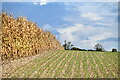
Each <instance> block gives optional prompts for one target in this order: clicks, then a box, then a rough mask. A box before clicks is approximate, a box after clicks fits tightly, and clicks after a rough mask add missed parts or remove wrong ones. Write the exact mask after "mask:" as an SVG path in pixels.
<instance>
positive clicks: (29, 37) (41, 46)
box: [0, 13, 64, 60]
mask: <svg viewBox="0 0 120 80" xmlns="http://www.w3.org/2000/svg"><path fill="white" fill-rule="evenodd" d="M1 17H2V28H1V30H2V39H1V38H0V40H2V57H1V58H2V60H13V59H19V58H21V57H27V56H33V55H36V54H40V52H42V51H48V50H62V49H64V48H63V47H62V46H61V44H60V43H59V41H58V40H56V38H55V36H54V35H52V34H51V33H50V32H49V31H46V32H45V31H43V30H42V29H41V28H39V27H38V26H37V25H36V24H35V23H33V22H30V21H28V20H27V19H26V18H25V17H17V18H14V17H13V16H12V14H9V15H8V14H7V13H2V16H1Z"/></svg>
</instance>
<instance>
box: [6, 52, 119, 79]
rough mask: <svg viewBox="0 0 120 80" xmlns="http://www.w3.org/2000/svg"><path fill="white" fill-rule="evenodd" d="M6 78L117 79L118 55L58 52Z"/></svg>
mask: <svg viewBox="0 0 120 80" xmlns="http://www.w3.org/2000/svg"><path fill="white" fill-rule="evenodd" d="M6 78H118V53H117V52H116V53H115V52H94V51H93V52H90V51H69V50H61V51H60V50H59V51H56V52H53V53H48V54H46V55H43V56H40V57H39V58H36V59H34V60H32V61H30V62H28V63H27V64H25V65H24V66H21V67H18V68H17V69H15V70H14V71H13V72H12V73H11V74H9V75H7V76H6Z"/></svg>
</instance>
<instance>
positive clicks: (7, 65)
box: [1, 50, 54, 78]
mask: <svg viewBox="0 0 120 80" xmlns="http://www.w3.org/2000/svg"><path fill="white" fill-rule="evenodd" d="M51 52H54V51H53V50H52V51H43V52H42V53H40V54H36V55H35V56H29V57H24V58H21V59H17V60H10V61H1V64H2V67H1V73H2V78H7V77H6V76H7V75H9V74H11V73H12V71H14V70H15V69H16V68H18V67H20V66H24V65H25V64H26V63H28V62H30V61H32V60H34V59H35V58H38V57H40V56H43V55H45V54H48V53H51Z"/></svg>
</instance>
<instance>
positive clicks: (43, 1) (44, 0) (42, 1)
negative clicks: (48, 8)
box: [33, 0, 47, 6]
mask: <svg viewBox="0 0 120 80" xmlns="http://www.w3.org/2000/svg"><path fill="white" fill-rule="evenodd" d="M33 4H34V5H41V6H42V5H46V4H47V0H40V2H34V3H33Z"/></svg>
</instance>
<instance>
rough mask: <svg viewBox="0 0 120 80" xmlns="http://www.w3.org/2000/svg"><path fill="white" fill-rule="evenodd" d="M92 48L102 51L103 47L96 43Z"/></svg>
mask: <svg viewBox="0 0 120 80" xmlns="http://www.w3.org/2000/svg"><path fill="white" fill-rule="evenodd" d="M94 48H95V50H96V51H104V48H103V46H102V45H101V44H100V43H97V44H96V45H95V47H94Z"/></svg>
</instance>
